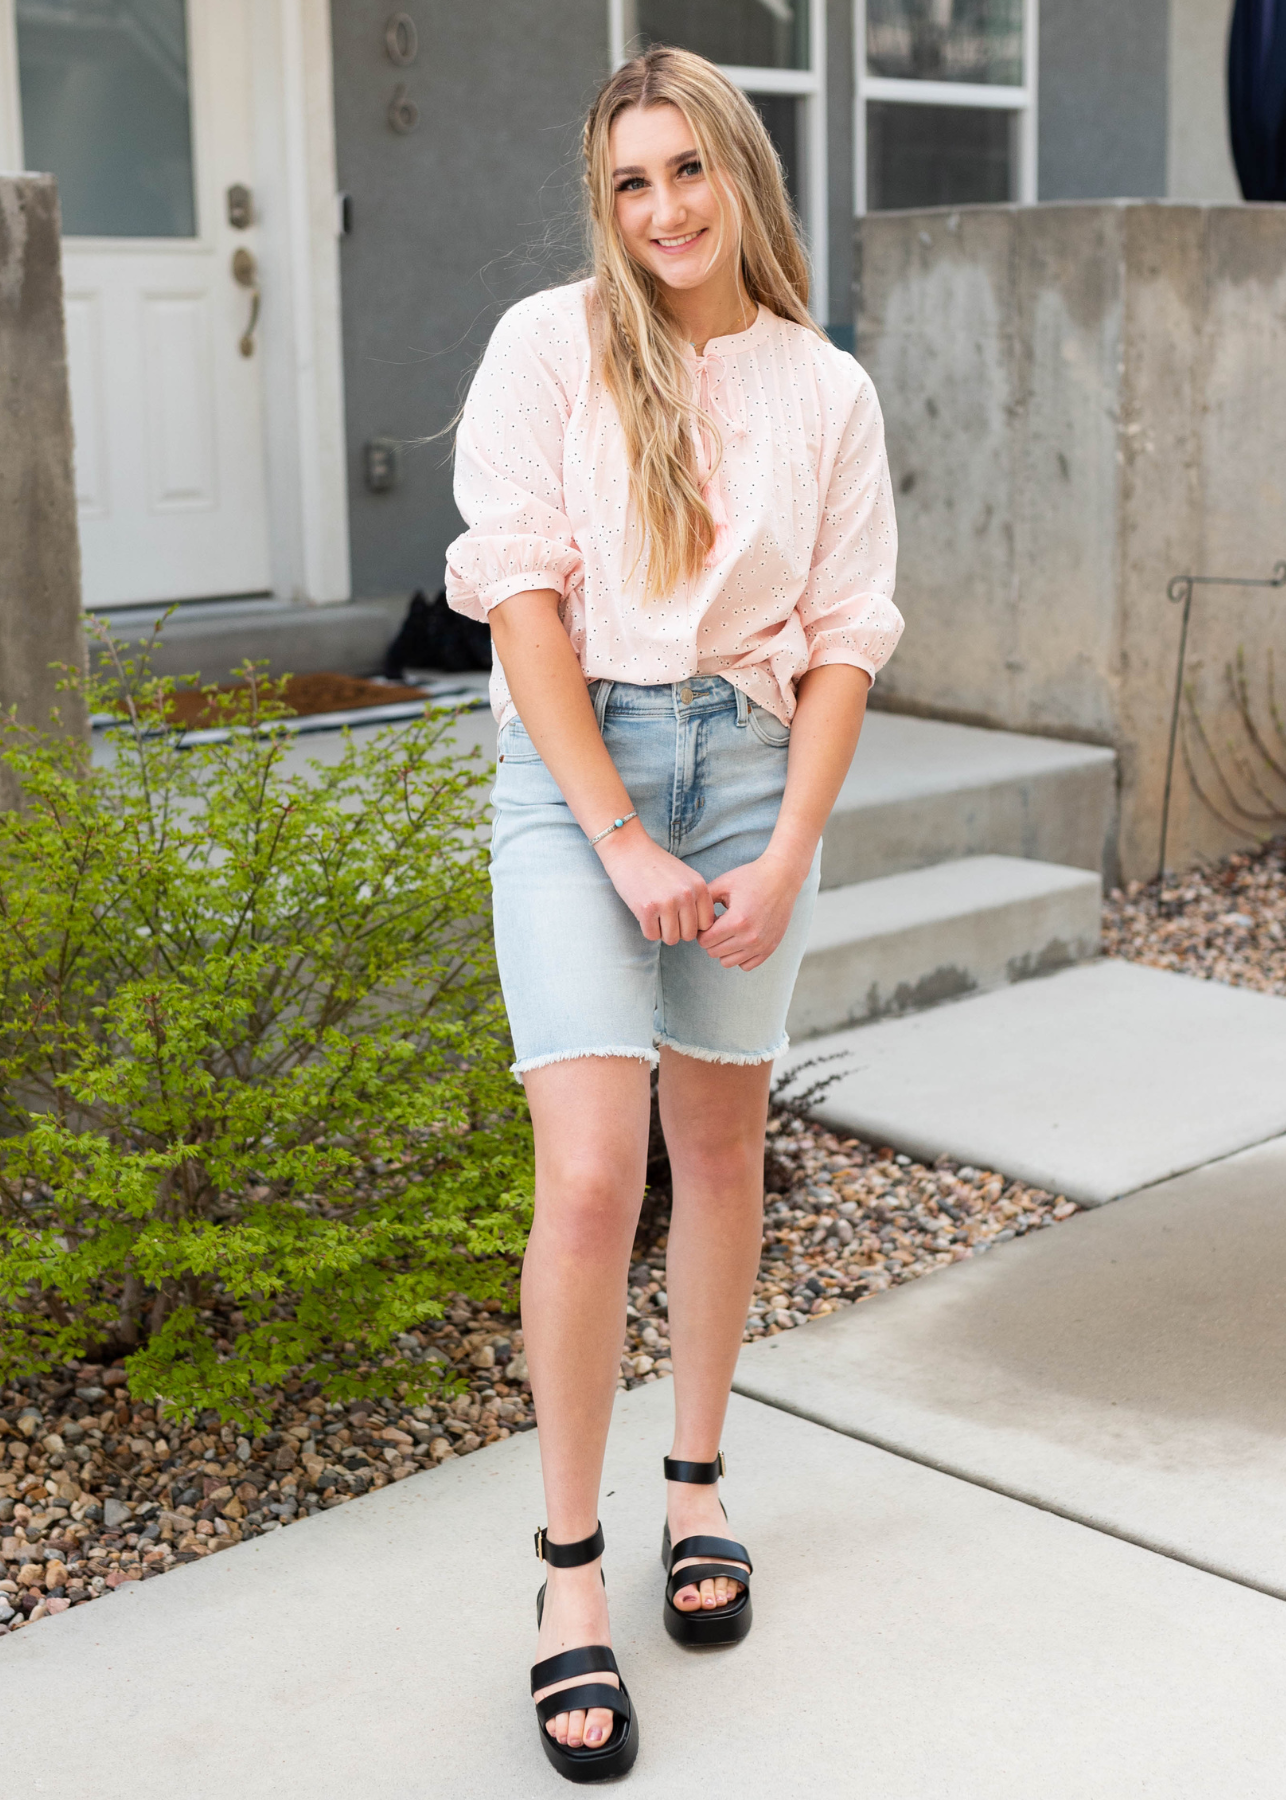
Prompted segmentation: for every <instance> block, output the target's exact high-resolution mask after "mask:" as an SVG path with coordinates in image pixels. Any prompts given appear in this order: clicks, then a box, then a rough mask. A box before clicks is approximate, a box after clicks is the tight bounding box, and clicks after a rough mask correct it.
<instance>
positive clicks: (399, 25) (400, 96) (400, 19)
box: [384, 12, 420, 135]
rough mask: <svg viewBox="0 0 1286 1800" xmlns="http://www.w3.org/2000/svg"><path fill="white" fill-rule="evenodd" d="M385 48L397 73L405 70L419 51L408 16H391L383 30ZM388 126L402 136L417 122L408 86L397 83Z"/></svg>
mask: <svg viewBox="0 0 1286 1800" xmlns="http://www.w3.org/2000/svg"><path fill="white" fill-rule="evenodd" d="M384 48H385V49H386V50H387V51H388V59H389V61H390V62H391V63H392V64H393V65H394V67H395V68H398V69H408V68H410V66H411V64H412V63H413V62H414V61H415V59H416V57H417V56H418V55H419V51H420V38H419V33H418V32H417V31H416V29H415V20H414V19H413V18H411V16H410V14H409V13H404V12H402V13H394V14H393V16H392V18H390V20H389V22H388V24H387V25H386V26H385V27H384ZM388 122H389V124H390V125H391V126H392V127H393V130H394V131H397V132H401V133H402V134H403V135H405V134H406V133H407V132H408V131H414V130H415V128H416V126H417V125H418V124H419V122H420V109H419V107H418V106H417V105H416V104H415V102H414V100H412V98H411V96H410V93H409V91H408V89H407V85H406V83H405V82H404V81H399V82H398V84H397V86H396V87H395V88H394V90H393V98H392V99H391V100H390V101H389V106H388Z"/></svg>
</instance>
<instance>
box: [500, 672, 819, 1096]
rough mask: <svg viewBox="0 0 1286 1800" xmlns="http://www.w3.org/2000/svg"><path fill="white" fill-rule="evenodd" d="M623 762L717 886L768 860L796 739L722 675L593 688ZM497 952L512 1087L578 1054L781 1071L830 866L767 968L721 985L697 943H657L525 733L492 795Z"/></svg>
mask: <svg viewBox="0 0 1286 1800" xmlns="http://www.w3.org/2000/svg"><path fill="white" fill-rule="evenodd" d="M590 693H591V697H592V698H593V701H594V710H595V714H596V716H597V718H598V723H599V728H600V729H601V731H602V733H603V739H604V742H605V743H606V745H607V748H608V750H609V751H610V753H611V757H612V761H613V762H614V763H615V764H616V767H617V769H618V770H619V771H620V776H621V779H622V781H623V782H624V783H625V786H626V789H627V791H628V792H629V795H630V803H631V805H632V806H634V807H637V809H638V813H639V817H640V819H641V820H642V822H643V824H644V826H645V827H646V828H647V831H648V832H649V834H650V835H651V837H652V838H653V840H654V841H655V842H656V843H658V844H661V845H663V846H664V848H666V849H667V850H669V851H671V852H672V854H673V855H675V856H677V857H679V858H680V859H681V860H682V861H683V862H685V863H687V864H688V865H689V867H691V868H693V869H696V870H698V871H699V873H700V874H702V875H704V876H705V878H706V880H707V881H712V880H714V878H715V877H716V876H718V875H722V874H725V873H726V872H727V870H729V869H734V868H736V867H738V865H739V864H741V863H747V862H753V861H754V859H755V858H756V857H758V856H760V855H762V853H763V851H764V850H765V849H766V847H767V844H768V840H769V838H770V837H771V835H772V830H773V826H774V825H775V824H776V821H777V812H778V809H779V807H780V805H781V796H782V790H783V788H784V787H785V783H786V757H787V753H788V749H789V745H790V732H789V730H788V729H787V727H786V726H784V725H782V724H781V723H780V721H779V720H778V719H776V718H775V717H774V716H773V714H772V713H770V712H767V711H765V710H764V708H762V707H759V706H756V705H755V704H754V703H753V702H752V701H750V700H748V699H747V698H746V696H745V695H744V694H743V693H742V692H741V691H740V690H739V689H738V688H734V687H733V686H732V685H731V683H729V682H727V681H724V680H723V679H722V678H721V677H719V676H693V677H692V678H691V679H690V680H688V681H676V682H672V683H666V684H665V685H664V686H661V687H636V686H634V685H632V684H631V683H628V682H620V681H617V682H612V681H599V682H595V683H594V684H593V685H592V686H591V689H590ZM492 800H493V804H494V806H495V827H494V832H493V836H492V849H491V854H492V862H491V884H492V899H493V905H494V910H495V928H496V952H497V956H498V958H499V964H500V980H501V985H502V987H503V989H504V997H505V1005H506V1007H507V1009H508V1012H509V1024H510V1028H511V1030H512V1032H513V1041H514V1050H515V1054H516V1060H515V1062H514V1064H513V1071H514V1074H515V1075H519V1076H521V1075H523V1074H525V1073H526V1071H527V1070H528V1069H539V1068H543V1067H544V1065H545V1064H547V1063H555V1062H565V1061H569V1060H571V1059H572V1058H574V1057H581V1056H625V1057H632V1058H637V1059H638V1060H639V1061H642V1062H648V1063H655V1062H657V1061H658V1060H659V1058H658V1054H657V1046H658V1045H665V1046H668V1047H669V1048H670V1049H671V1050H676V1051H678V1052H679V1053H680V1054H681V1055H683V1056H693V1057H697V1058H698V1059H699V1060H701V1061H702V1062H720V1063H763V1062H771V1061H772V1059H773V1058H774V1057H776V1056H779V1055H780V1054H781V1052H782V1051H783V1050H784V1049H785V1048H786V1044H787V1041H788V1040H787V1037H786V1011H787V1008H788V1007H789V1005H790V997H791V993H792V990H793V989H794V986H795V976H796V975H797V973H798V972H799V964H800V960H801V958H802V957H803V954H804V947H805V943H806V940H807V937H808V929H809V925H810V923H811V921H812V915H813V905H814V902H815V900H816V897H817V885H818V876H819V871H820V867H821V851H820V848H819V850H818V853H817V855H816V856H815V857H814V859H813V866H812V868H811V869H810V871H809V874H808V878H807V880H806V881H805V882H804V886H803V888H802V890H801V892H800V894H799V897H798V899H797V900H796V902H795V908H794V911H793V913H792V914H791V920H790V924H789V926H788V927H787V930H786V935H785V937H784V938H783V939H782V941H781V943H780V944H779V945H778V947H777V949H776V950H775V951H774V952H773V954H772V955H771V956H770V957H769V958H768V960H767V962H765V963H763V964H761V965H760V967H759V968H757V969H753V970H751V971H750V973H748V974H747V973H746V972H745V971H744V970H742V969H725V968H722V967H721V966H720V964H719V962H718V961H717V960H716V959H715V958H714V957H712V956H709V955H707V953H706V952H705V951H704V950H702V949H701V947H700V946H699V945H698V944H695V943H679V944H673V945H667V944H661V943H655V944H654V943H649V942H648V940H647V939H646V938H645V937H644V936H643V933H642V930H641V929H640V927H639V923H638V920H637V919H636V918H635V917H634V915H633V913H632V912H631V911H630V910H629V908H628V907H627V906H626V904H625V902H624V901H623V900H622V899H621V898H620V896H619V895H618V894H617V892H616V890H615V888H613V886H612V884H611V882H610V881H609V880H608V878H607V873H606V871H605V870H604V868H603V865H602V863H601V862H600V861H599V859H598V854H597V852H596V851H594V850H591V849H590V847H589V842H588V839H587V838H586V836H585V833H584V832H583V831H582V830H581V828H580V826H579V825H578V824H577V823H576V820H575V819H574V818H573V817H572V813H571V809H570V808H569V807H568V805H567V802H566V801H565V800H564V799H563V797H562V793H561V792H560V790H559V788H558V784H557V783H556V782H555V780H554V778H553V776H552V775H551V774H550V773H549V771H548V769H546V767H545V765H544V763H543V762H542V761H541V760H540V757H539V755H538V754H537V752H536V748H535V746H534V745H533V743H532V741H531V739H530V738H529V737H528V735H527V733H526V731H525V730H524V728H523V726H522V724H521V723H520V722H519V721H518V720H517V719H513V720H511V721H510V722H509V723H508V724H506V725H505V726H503V727H502V729H501V732H500V743H499V747H498V760H497V766H496V786H495V792H494V794H493V796H492Z"/></svg>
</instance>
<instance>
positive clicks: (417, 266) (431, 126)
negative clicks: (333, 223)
mask: <svg viewBox="0 0 1286 1800" xmlns="http://www.w3.org/2000/svg"><path fill="white" fill-rule="evenodd" d="M391 10H392V9H391V8H390V7H388V6H386V5H383V4H376V3H375V0H333V6H332V17H333V41H334V65H335V127H336V148H337V160H338V169H339V185H340V188H341V190H343V191H344V192H347V193H348V194H350V195H351V196H352V218H353V225H352V232H351V235H350V236H348V237H347V238H345V239H344V240H343V243H342V246H341V267H342V279H343V314H344V376H345V405H346V409H347V434H348V454H349V491H350V495H351V501H350V516H351V531H352V567H353V592H354V594H355V595H357V596H359V597H361V596H364V595H381V594H393V593H398V592H402V593H406V592H409V591H410V589H412V588H414V587H420V586H427V587H429V588H430V589H431V588H433V587H436V586H437V585H439V584H440V582H441V580H442V569H443V556H444V552H445V550H446V546H447V544H448V543H449V542H450V540H451V538H452V537H454V536H455V534H456V533H457V532H458V531H459V530H460V524H459V521H458V518H457V515H456V511H455V507H454V504H453V503H452V499H451V467H450V439H449V438H447V439H444V440H441V441H439V442H436V443H432V444H426V445H423V446H421V447H412V448H408V449H406V450H404V451H403V454H402V476H401V485H400V486H399V487H398V488H397V490H396V491H395V492H393V493H388V494H372V493H369V492H368V491H367V488H366V484H365V475H364V470H363V466H362V446H363V444H364V443H365V442H366V440H367V439H368V438H372V437H385V436H387V437H393V438H399V439H415V438H423V437H426V436H428V435H429V434H431V433H433V432H437V431H441V430H442V428H443V427H444V426H447V425H448V424H449V423H450V421H451V420H452V418H453V416H454V415H455V413H456V411H457V409H458V407H459V404H460V400H461V398H462V396H463V393H464V390H465V387H466V386H467V381H468V376H469V374H470V372H471V371H472V369H473V368H474V367H475V366H476V364H477V360H478V358H479V357H480V355H481V354H482V350H483V348H484V347H485V345H486V342H487V338H488V337H489V335H490V333H491V329H492V327H493V326H494V324H495V322H496V319H497V318H498V317H499V315H500V313H501V312H502V311H503V309H504V308H505V307H506V306H507V305H510V304H511V303H512V302H513V301H514V300H517V299H519V298H521V297H522V296H523V295H524V294H529V293H533V292H535V291H536V290H537V289H538V288H541V287H545V286H548V285H549V283H550V282H553V281H558V280H563V279H566V278H567V277H568V276H569V275H571V274H574V273H575V272H576V271H577V270H578V269H579V267H580V264H581V261H582V257H583V251H582V246H581V242H580V237H579V232H578V228H577V223H576V199H577V192H578V183H579V167H578V162H577V150H578V142H579V133H580V128H581V122H582V120H583V117H584V114H585V110H586V108H587V107H588V105H589V102H590V100H591V99H592V98H593V95H594V92H595V89H596V87H597V85H598V83H599V82H600V81H601V80H602V79H603V77H604V75H605V74H606V72H607V64H608V44H607V6H606V0H557V4H550V5H544V6H532V5H530V4H529V3H527V0H487V4H486V5H485V6H444V5H441V4H436V3H431V0H406V4H405V5H404V6H402V7H400V8H399V10H402V11H405V12H407V13H409V14H410V16H411V18H412V19H413V20H414V21H415V24H416V26H417V27H418V32H419V46H420V47H419V54H418V56H417V58H416V60H415V62H414V63H413V64H412V65H411V66H410V67H409V68H405V69H399V68H396V67H394V65H393V63H392V62H390V60H389V58H388V55H387V53H386V51H385V47H384V29H385V24H386V21H387V20H388V18H389V16H390V12H391ZM402 82H404V83H405V85H406V87H407V90H408V93H409V96H410V98H411V99H412V100H413V101H414V102H415V104H416V105H417V106H418V107H419V109H420V118H419V124H418V126H417V128H416V129H415V130H414V131H411V132H408V133H406V134H399V133H398V132H396V131H394V130H393V129H392V128H391V126H390V125H389V123H388V117H387V114H388V107H389V102H390V99H391V97H392V95H393V92H394V90H395V88H396V87H397V86H398V84H399V83H402Z"/></svg>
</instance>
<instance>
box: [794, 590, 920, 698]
mask: <svg viewBox="0 0 1286 1800" xmlns="http://www.w3.org/2000/svg"><path fill="white" fill-rule="evenodd" d="M903 626H904V620H903V618H902V614H901V613H900V612H899V611H898V609H897V607H896V606H894V604H893V602H892V601H891V600H889V599H887V598H886V597H885V595H883V594H877V595H874V596H873V597H872V598H871V599H870V600H869V601H868V602H867V603H866V605H865V606H863V607H862V608H861V609H860V611H856V613H855V616H854V617H853V619H852V621H851V622H850V621H848V620H846V619H843V618H842V617H841V618H838V619H837V618H835V617H834V615H832V616H831V617H829V618H827V620H826V621H825V623H822V622H821V621H818V622H816V623H815V624H812V625H806V626H805V627H804V632H805V636H806V637H807V639H808V667H809V668H810V669H821V668H824V667H825V666H826V665H827V664H828V663H849V664H851V665H852V666H853V667H854V668H858V669H865V671H866V673H867V674H868V675H869V676H870V677H871V680H872V681H874V680H875V677H876V676H877V675H878V674H879V672H880V670H881V669H882V668H883V667H884V665H885V663H886V662H887V661H888V660H889V658H890V657H891V656H892V654H893V652H894V651H895V650H896V649H897V644H898V639H899V638H900V637H901V636H902V631H903Z"/></svg>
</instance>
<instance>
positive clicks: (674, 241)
mask: <svg viewBox="0 0 1286 1800" xmlns="http://www.w3.org/2000/svg"><path fill="white" fill-rule="evenodd" d="M704 233H705V226H704V225H702V226H701V227H700V229H699V230H697V231H689V232H686V233H685V234H684V236H683V237H673V238H660V237H659V238H653V239H652V242H653V243H654V244H655V245H656V247H657V249H658V250H669V251H674V250H686V249H687V247H688V245H689V244H695V243H696V241H697V239H698V238H699V237H702V236H703V235H704Z"/></svg>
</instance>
